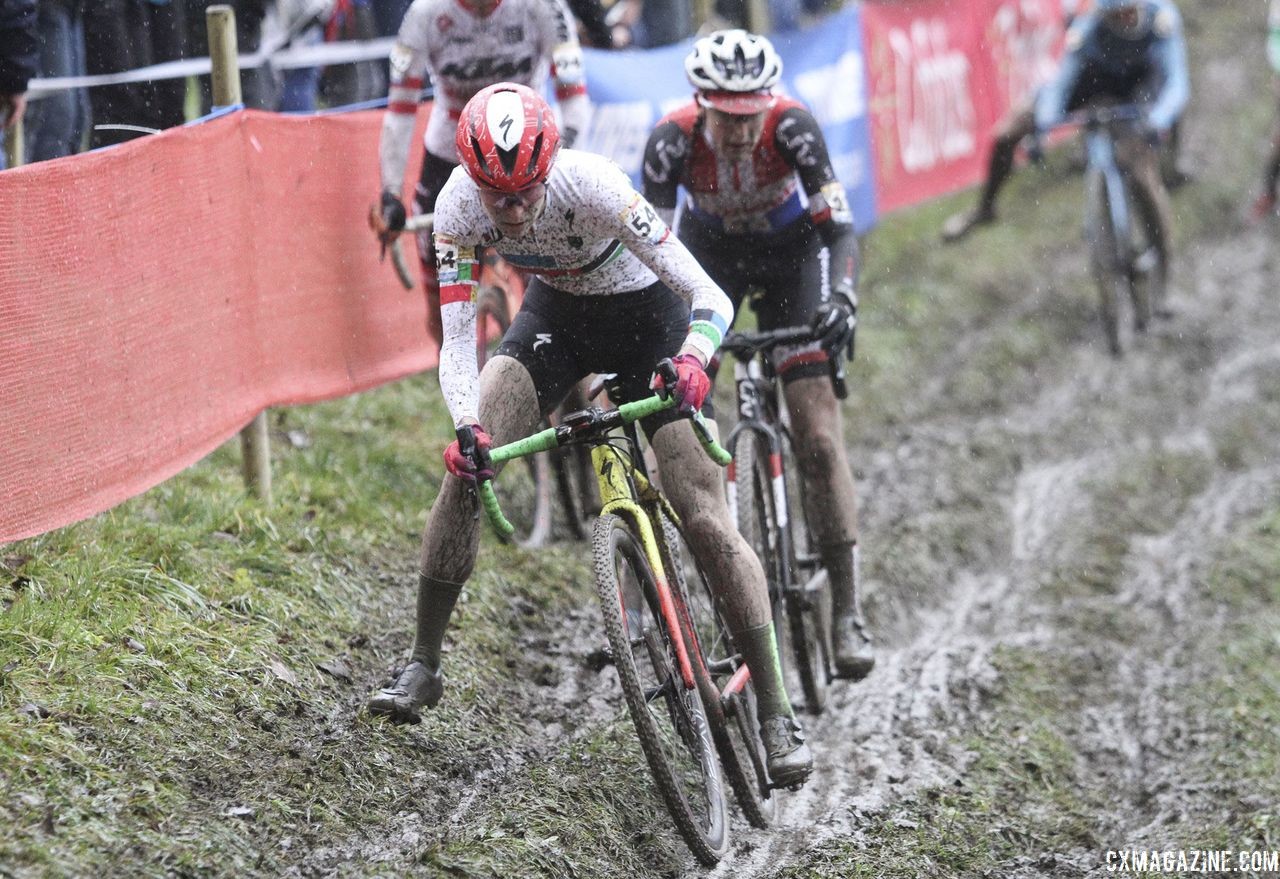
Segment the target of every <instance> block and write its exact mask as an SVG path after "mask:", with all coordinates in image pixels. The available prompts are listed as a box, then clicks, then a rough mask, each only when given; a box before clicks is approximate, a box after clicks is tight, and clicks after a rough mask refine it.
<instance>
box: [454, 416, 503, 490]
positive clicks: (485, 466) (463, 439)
mask: <svg viewBox="0 0 1280 879" xmlns="http://www.w3.org/2000/svg"><path fill="white" fill-rule="evenodd" d="M457 434H458V438H457V439H456V440H454V441H453V442H451V443H449V447H448V448H446V449H445V450H444V466H445V469H446V470H448V471H449V472H450V473H452V474H453V475H454V476H456V477H458V478H459V479H462V480H465V481H467V482H475V481H476V480H477V479H479V480H481V481H483V480H486V479H492V478H493V462H492V461H490V460H489V449H491V448H493V440H492V439H490V438H489V434H487V433H485V432H484V428H483V427H481V426H480V425H478V424H464V425H462V427H459V428H458V430H457Z"/></svg>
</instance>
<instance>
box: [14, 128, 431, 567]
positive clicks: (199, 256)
mask: <svg viewBox="0 0 1280 879" xmlns="http://www.w3.org/2000/svg"><path fill="white" fill-rule="evenodd" d="M381 118H382V114H381V113H377V112H365V113H353V114H346V115H341V116H323V117H288V116H279V115H276V114H267V113H257V112H252V111H250V112H244V113H236V114H233V115H231V116H227V117H224V118H222V119H217V120H214V121H212V122H209V123H206V124H203V125H198V126H194V127H189V128H179V129H174V130H172V131H167V132H164V133H162V134H159V135H156V136H154V137H147V138H142V139H139V140H136V141H132V142H130V143H127V144H124V145H122V146H119V147H114V148H112V149H109V150H103V151H99V152H94V153H89V154H86V155H80V156H74V157H71V158H67V159H59V160H57V161H53V162H45V163H41V164H37V165H31V166H28V167H24V168H17V169H13V170H10V171H6V172H4V173H3V174H0V543H3V542H5V541H10V540H15V539H17V538H20V537H26V536H29V535H33V534H39V533H41V532H43V531H47V530H49V529H52V528H56V527H58V526H61V525H65V524H68V523H70V522H74V521H76V520H78V519H83V518H85V517H87V516H91V515H93V514H95V513H98V512H101V511H102V510H106V509H108V508H110V507H112V506H114V505H115V504H117V503H119V502H120V501H122V500H124V499H126V498H128V497H131V496H133V495H135V494H138V493H140V492H142V491H144V490H146V489H147V488H149V487H151V486H153V485H155V484H157V483H158V482H161V481H162V480H164V479H166V478H167V477H169V476H170V475H172V474H174V473H176V472H178V471H179V470H182V469H183V468H184V467H187V466H189V465H190V464H192V463H194V462H195V461H197V460H199V459H200V458H201V457H203V456H204V455H206V454H207V453H208V452H210V451H211V450H212V449H214V448H215V447H216V446H217V445H218V444H220V443H222V442H224V441H225V440H227V439H228V438H230V437H232V436H234V435H235V433H236V431H238V430H239V429H240V428H241V427H242V426H243V425H244V424H245V423H246V422H247V421H248V420H249V419H250V418H252V417H253V415H255V414H256V413H257V412H258V411H260V410H261V409H263V408H265V407H268V406H274V405H281V404H292V403H305V402H310V401H315V400H321V399H326V398H331V397H337V396H342V395H345V394H350V393H353V392H355V391H359V390H361V389H364V388H369V387H372V386H374V385H378V384H381V383H383V382H387V381H390V380H392V379H395V378H399V377H401V376H404V375H407V374H409V373H413V372H417V371H420V370H423V369H427V368H428V367H431V366H433V365H434V364H435V360H436V353H435V350H434V347H433V346H431V345H429V343H428V342H427V337H426V328H425V318H426V306H425V301H424V298H423V295H422V293H421V292H420V291H417V290H415V291H413V292H406V291H405V290H404V288H402V287H401V286H400V284H399V282H398V281H397V280H396V276H395V273H394V271H393V270H392V267H391V264H390V261H389V260H388V261H387V262H385V263H380V262H379V261H378V247H377V245H376V243H375V242H374V240H373V237H372V235H371V233H370V232H369V229H368V227H367V226H366V223H365V212H366V211H367V209H368V206H369V205H370V204H371V203H373V201H374V200H375V199H376V197H377V193H378V189H379V180H378V175H379V172H378V136H379V131H380V128H381ZM420 155H421V145H420V143H419V144H418V145H417V146H416V147H415V152H414V156H415V158H414V159H413V161H412V163H411V164H412V167H413V168H415V169H416V168H417V167H418V159H417V157H418V156H420ZM409 176H410V177H411V178H413V179H416V177H417V175H416V173H413V174H410V175H409ZM404 245H405V250H406V255H410V254H413V253H414V245H413V242H412V241H410V240H408V239H405V241H404ZM413 262H415V263H416V255H415V256H414V258H413Z"/></svg>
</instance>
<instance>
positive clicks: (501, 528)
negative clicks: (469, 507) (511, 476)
mask: <svg viewBox="0 0 1280 879" xmlns="http://www.w3.org/2000/svg"><path fill="white" fill-rule="evenodd" d="M478 488H479V489H480V503H481V504H482V505H483V506H484V512H485V515H487V516H488V517H489V524H490V525H492V526H493V530H494V531H497V532H498V533H499V534H500V535H502V536H503V537H510V536H511V535H512V534H514V533H515V531H516V527H515V526H514V525H512V524H511V523H510V522H508V521H507V517H506V516H504V515H502V508H501V507H500V506H498V496H497V495H496V494H495V493H494V491H493V480H491V479H486V480H485V481H484V482H481V483H480V485H479V486H478Z"/></svg>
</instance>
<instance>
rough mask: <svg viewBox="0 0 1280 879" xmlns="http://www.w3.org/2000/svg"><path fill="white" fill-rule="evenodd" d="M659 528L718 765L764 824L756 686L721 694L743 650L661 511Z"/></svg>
mask: <svg viewBox="0 0 1280 879" xmlns="http://www.w3.org/2000/svg"><path fill="white" fill-rule="evenodd" d="M662 528H663V533H664V535H665V541H664V542H665V544H666V549H667V551H668V552H667V555H666V557H664V560H663V563H664V564H665V565H667V567H668V568H669V569H670V571H671V578H670V579H671V582H672V584H673V587H674V588H675V589H677V590H678V591H679V593H680V595H681V596H682V597H683V599H684V601H685V604H686V606H687V607H688V609H689V624H690V627H691V628H692V629H693V632H694V634H693V636H692V637H691V638H690V639H689V640H690V641H693V640H695V639H696V641H697V644H698V653H699V655H700V656H702V657H703V663H702V664H701V666H700V667H699V669H698V671H699V672H705V673H700V674H699V681H698V684H699V686H700V687H702V704H703V705H704V706H705V707H706V709H707V719H708V720H710V721H711V733H712V736H713V737H714V738H715V743H716V749H717V750H718V751H719V752H720V765H721V767H722V768H723V769H724V776H725V778H726V779H727V780H728V781H729V786H730V787H732V788H733V794H734V797H735V798H736V799H737V801H738V807H739V808H740V809H742V814H743V815H744V816H745V817H746V819H747V821H749V822H750V823H751V824H752V825H753V826H755V827H760V828H766V827H769V826H770V825H772V824H773V823H774V821H776V820H777V818H778V797H777V795H776V794H775V793H774V791H773V789H772V787H771V785H770V780H769V770H768V766H767V756H766V754H765V752H764V744H763V742H762V741H761V740H760V718H759V715H758V712H757V705H756V693H755V686H754V684H753V683H752V681H751V679H750V678H747V680H746V682H745V684H744V685H743V687H742V688H741V689H740V690H739V691H738V692H736V693H728V694H724V695H722V690H723V689H724V688H725V687H727V685H728V684H729V682H730V680H732V678H733V675H734V673H735V672H737V671H738V669H739V668H740V667H741V666H742V664H743V662H742V656H741V654H740V653H739V652H738V649H737V648H736V647H735V646H734V643H733V637H732V635H731V633H730V631H729V625H728V623H727V622H726V621H725V615H724V613H723V612H722V609H721V604H720V602H719V601H718V600H717V598H716V596H715V593H714V592H713V591H712V589H711V584H710V582H708V580H707V576H706V574H705V573H704V572H703V570H702V566H701V565H699V564H698V561H697V559H696V557H695V556H694V554H693V550H692V549H691V548H690V547H689V542H688V541H687V540H685V539H684V536H683V534H682V532H681V530H680V528H679V527H678V526H677V525H676V524H675V523H674V522H672V521H671V520H670V519H668V518H666V517H665V516H663V517H662Z"/></svg>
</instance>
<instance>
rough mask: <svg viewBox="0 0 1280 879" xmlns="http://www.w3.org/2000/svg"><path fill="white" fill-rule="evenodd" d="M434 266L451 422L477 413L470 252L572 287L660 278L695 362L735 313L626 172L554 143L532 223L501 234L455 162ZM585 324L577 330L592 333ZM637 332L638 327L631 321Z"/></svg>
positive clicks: (631, 284) (585, 289)
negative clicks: (680, 305)
mask: <svg viewBox="0 0 1280 879" xmlns="http://www.w3.org/2000/svg"><path fill="white" fill-rule="evenodd" d="M435 247H436V267H437V271H438V273H439V279H440V314H441V318H442V319H443V322H444V345H443V347H442V348H441V350H440V389H441V390H442V391H443V392H444V398H445V402H446V403H448V405H449V412H450V413H451V414H452V415H453V419H454V422H455V423H456V424H461V423H462V419H464V418H468V417H470V418H475V417H476V413H477V409H478V406H479V390H478V388H479V385H478V372H477V369H476V328H475V320H476V309H475V298H476V279H477V276H478V275H479V261H478V256H479V253H480V251H481V250H483V248H485V247H493V248H494V249H496V250H497V251H498V253H500V254H501V255H502V256H503V258H504V259H506V260H507V262H509V263H511V264H512V265H514V266H516V267H517V268H519V269H520V270H521V271H523V272H525V273H527V274H532V275H536V276H537V277H538V278H540V279H542V280H543V281H544V282H545V283H547V284H549V285H551V286H552V287H555V288H557V289H559V290H563V291H564V292H566V293H572V294H575V295H579V296H625V295H627V294H628V293H635V292H637V291H640V290H644V289H645V288H647V287H649V286H651V285H652V284H654V283H655V282H656V281H658V280H661V281H662V282H663V283H664V284H666V285H667V286H668V287H670V288H671V289H672V290H673V291H674V292H675V293H676V295H678V296H679V297H680V298H681V299H684V300H685V301H686V302H688V303H689V306H690V321H689V335H688V337H687V338H686V340H685V345H686V346H688V347H690V348H692V349H694V350H696V351H697V352H698V353H699V355H701V358H702V360H703V362H704V363H705V362H706V361H707V360H709V359H710V358H711V355H712V354H713V353H714V352H715V349H716V348H718V347H719V345H720V340H721V339H722V338H723V336H724V333H725V332H726V331H727V329H728V327H729V325H730V324H731V323H732V322H733V305H732V304H731V303H730V301H729V297H727V296H726V295H725V294H724V291H722V290H721V289H720V288H719V287H718V286H717V285H716V283H715V281H713V280H711V277H710V276H709V275H708V274H707V273H706V271H705V270H704V269H703V268H702V266H700V265H699V264H698V262H697V260H695V259H694V258H693V256H692V255H691V254H690V253H689V251H688V250H687V249H686V248H685V246H684V245H683V244H681V243H680V240H679V239H678V238H676V236H675V235H673V234H672V233H671V230H670V229H669V228H668V227H667V224H666V223H664V222H663V221H662V219H661V218H660V217H659V216H658V213H657V211H655V210H654V209H653V207H652V206H650V204H649V202H648V201H646V200H645V199H644V197H643V196H642V195H640V193H638V192H636V190H635V188H634V187H633V186H632V185H631V180H630V178H628V177H627V175H626V174H625V173H623V171H622V169H621V168H619V167H618V166H617V165H615V164H614V163H613V162H612V161H610V160H609V159H606V158H604V157H603V156H597V155H595V154H592V153H585V152H580V151H578V150H561V151H560V155H559V156H558V157H557V159H556V163H555V166H554V167H553V168H552V170H551V175H550V177H549V178H548V180H547V195H546V204H545V207H544V208H543V211H542V214H541V216H540V217H539V218H538V219H537V220H536V221H535V222H534V224H533V226H532V228H531V229H530V230H529V231H528V232H527V233H526V234H525V235H523V236H522V237H520V238H518V239H517V238H507V237H505V236H504V235H503V234H502V232H501V231H499V230H498V228H497V226H496V225H495V224H494V223H493V221H492V220H491V219H490V218H489V215H488V214H487V213H486V212H485V209H484V206H483V205H482V204H481V202H480V196H479V193H478V192H477V190H476V185H475V183H474V182H472V180H471V178H470V177H468V176H467V173H466V171H465V170H464V169H463V168H461V167H458V168H455V169H454V171H453V175H452V176H451V177H450V178H449V182H448V183H446V184H445V185H444V188H443V189H441V190H440V195H439V198H438V199H437V200H436V219H435ZM591 329H592V328H591V327H583V328H582V332H584V333H589V332H591ZM636 330H637V332H644V328H643V327H637V328H636Z"/></svg>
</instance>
